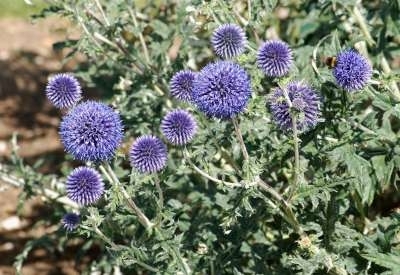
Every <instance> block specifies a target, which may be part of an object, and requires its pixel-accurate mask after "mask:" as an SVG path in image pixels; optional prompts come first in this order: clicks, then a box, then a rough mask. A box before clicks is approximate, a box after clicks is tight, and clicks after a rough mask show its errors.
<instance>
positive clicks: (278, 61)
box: [257, 40, 293, 77]
mask: <svg viewBox="0 0 400 275" xmlns="http://www.w3.org/2000/svg"><path fill="white" fill-rule="evenodd" d="M292 62H293V56H292V50H291V49H290V47H289V45H288V44H286V43H285V42H283V41H279V40H269V41H266V42H264V43H263V44H262V45H261V46H260V48H259V49H258V53H257V64H258V67H259V68H260V69H261V70H263V72H264V73H265V74H266V75H267V76H270V77H281V76H284V75H286V74H287V73H288V72H289V69H290V66H291V65H292Z"/></svg>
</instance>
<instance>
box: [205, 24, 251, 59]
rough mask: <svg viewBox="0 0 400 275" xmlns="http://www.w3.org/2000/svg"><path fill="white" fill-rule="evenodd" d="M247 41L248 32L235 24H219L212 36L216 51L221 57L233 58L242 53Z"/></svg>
mask: <svg viewBox="0 0 400 275" xmlns="http://www.w3.org/2000/svg"><path fill="white" fill-rule="evenodd" d="M246 43H247V40H246V34H245V33H244V31H243V30H242V28H240V27H239V26H237V25H235V24H224V25H221V26H219V27H218V28H217V29H216V30H215V31H214V32H213V34H212V37H211V44H212V46H213V48H214V51H215V53H216V55H218V56H219V57H221V58H232V57H235V56H237V55H239V54H241V53H242V52H243V51H244V48H245V46H246Z"/></svg>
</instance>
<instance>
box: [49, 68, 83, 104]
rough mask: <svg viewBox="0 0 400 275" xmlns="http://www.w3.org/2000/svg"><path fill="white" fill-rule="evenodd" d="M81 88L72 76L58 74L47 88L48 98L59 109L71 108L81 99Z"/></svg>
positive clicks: (51, 79)
mask: <svg viewBox="0 0 400 275" xmlns="http://www.w3.org/2000/svg"><path fill="white" fill-rule="evenodd" d="M81 94H82V90H81V86H80V85H79V82H78V80H77V79H76V78H75V77H74V76H73V75H71V74H63V73H62V74H56V75H54V76H53V77H51V78H50V79H49V81H48V83H47V86H46V96H47V98H48V99H49V100H50V102H51V103H52V104H53V105H54V106H56V107H57V108H70V107H72V106H73V105H75V104H76V103H77V102H78V101H79V100H80V99H81Z"/></svg>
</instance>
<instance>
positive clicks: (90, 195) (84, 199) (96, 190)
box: [66, 166, 104, 205]
mask: <svg viewBox="0 0 400 275" xmlns="http://www.w3.org/2000/svg"><path fill="white" fill-rule="evenodd" d="M66 191H67V195H68V198H70V199H71V200H72V201H74V202H76V203H78V204H80V205H89V204H93V203H95V202H96V201H97V200H98V199H100V197H101V196H102V195H103V193H104V184H103V179H102V178H101V176H100V174H99V172H97V171H96V170H95V169H93V168H90V167H85V166H81V167H78V168H75V169H74V170H72V172H71V173H70V174H69V175H68V177H67V183H66Z"/></svg>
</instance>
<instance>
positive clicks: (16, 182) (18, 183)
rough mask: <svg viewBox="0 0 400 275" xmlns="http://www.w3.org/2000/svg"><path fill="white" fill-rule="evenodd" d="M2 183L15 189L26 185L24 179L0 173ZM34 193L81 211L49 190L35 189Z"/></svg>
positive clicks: (63, 197)
mask: <svg viewBox="0 0 400 275" xmlns="http://www.w3.org/2000/svg"><path fill="white" fill-rule="evenodd" d="M1 168H2V166H0V169H1ZM0 181H2V182H4V183H7V184H9V185H12V186H14V187H17V188H21V187H23V186H24V185H25V182H24V180H23V179H19V178H15V177H13V176H12V175H10V174H9V173H8V172H5V173H3V172H1V171H0ZM33 190H34V192H35V193H36V194H37V195H39V196H43V197H44V198H46V199H50V200H55V201H57V202H59V203H61V204H64V205H67V206H69V207H71V208H73V209H79V205H78V204H77V203H76V202H74V201H72V200H70V199H69V198H68V197H65V196H62V195H61V194H60V193H58V192H56V191H54V190H52V189H49V188H36V189H33Z"/></svg>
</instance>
